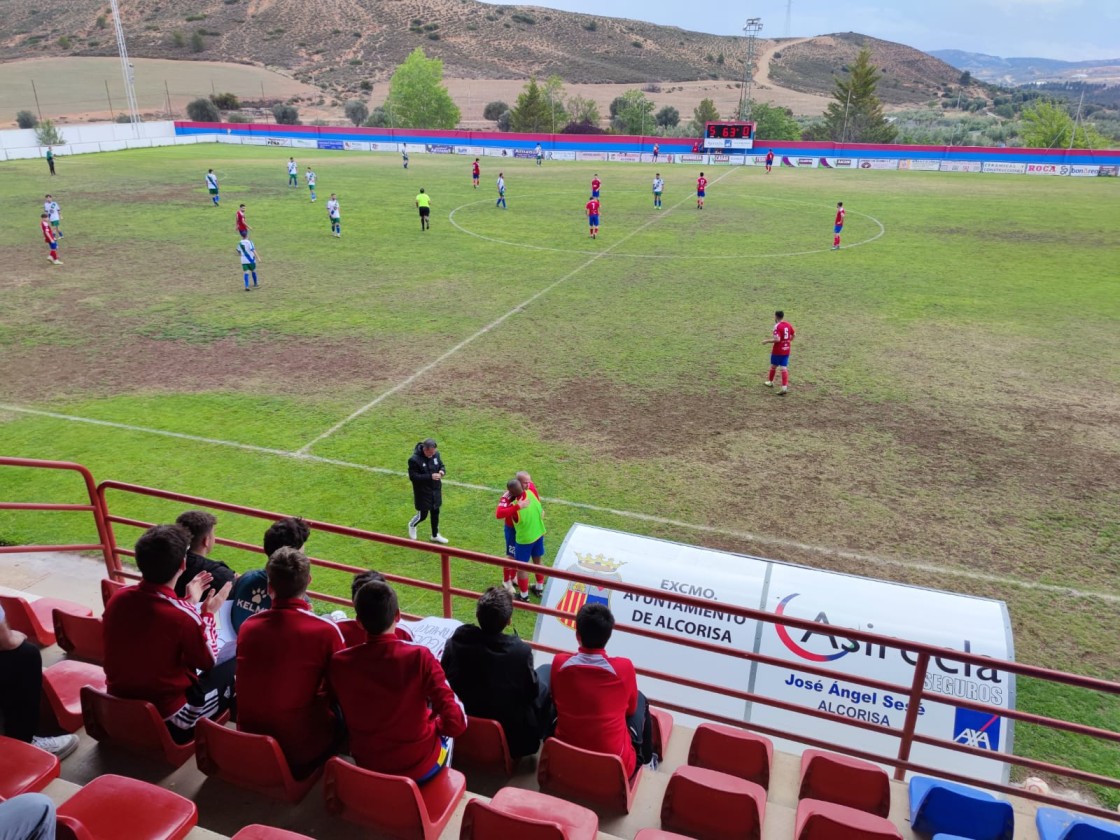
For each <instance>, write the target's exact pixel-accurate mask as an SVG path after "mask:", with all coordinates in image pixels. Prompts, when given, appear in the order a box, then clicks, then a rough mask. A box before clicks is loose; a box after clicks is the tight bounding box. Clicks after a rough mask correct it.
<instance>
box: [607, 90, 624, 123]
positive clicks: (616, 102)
mask: <svg viewBox="0 0 1120 840" xmlns="http://www.w3.org/2000/svg"><path fill="white" fill-rule="evenodd" d="M624 107H626V99H625V97H622V96H616V97H615V98H614V99H612V100H611V105H610V115H611V119H612V120H613V119H614V118H615V117H617V116H618V112H619V111H620V110H621V109H622V108H624Z"/></svg>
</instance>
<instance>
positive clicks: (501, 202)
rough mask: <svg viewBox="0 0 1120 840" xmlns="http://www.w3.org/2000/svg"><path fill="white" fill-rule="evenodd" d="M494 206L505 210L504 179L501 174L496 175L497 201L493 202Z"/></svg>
mask: <svg viewBox="0 0 1120 840" xmlns="http://www.w3.org/2000/svg"><path fill="white" fill-rule="evenodd" d="M494 206H495V207H501V208H502V209H503V210H505V209H506V179H505V176H504V175H503V174H502V173H501V172H499V173H498V200H497V201H495V202H494Z"/></svg>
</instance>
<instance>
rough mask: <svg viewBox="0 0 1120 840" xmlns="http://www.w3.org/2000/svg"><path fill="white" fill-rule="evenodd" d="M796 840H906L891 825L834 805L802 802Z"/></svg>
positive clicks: (815, 800)
mask: <svg viewBox="0 0 1120 840" xmlns="http://www.w3.org/2000/svg"><path fill="white" fill-rule="evenodd" d="M794 837H795V838H796V840H902V834H901V832H899V830H898V828H896V827H895V825H894V824H893V823H892V822H891V821H890V820H886V819H883V818H882V817H877V816H875V815H874V814H868V813H867V812H866V811H858V810H856V809H855V808H846V807H844V806H843V805H837V804H835V803H834V802H821V801H820V800H818V799H802V800H801V802H800V803H799V804H798V806H797V827H796V828H795V829H794Z"/></svg>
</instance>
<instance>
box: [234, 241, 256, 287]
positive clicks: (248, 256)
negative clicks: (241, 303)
mask: <svg viewBox="0 0 1120 840" xmlns="http://www.w3.org/2000/svg"><path fill="white" fill-rule="evenodd" d="M237 254H238V256H240V257H241V273H242V274H244V275H245V291H249V275H250V274H252V275H253V288H254V289H255V288H256V287H257V262H258V259H257V249H256V248H255V247H254V246H253V242H252V240H251V239H242V240H241V241H240V242H238V243H237Z"/></svg>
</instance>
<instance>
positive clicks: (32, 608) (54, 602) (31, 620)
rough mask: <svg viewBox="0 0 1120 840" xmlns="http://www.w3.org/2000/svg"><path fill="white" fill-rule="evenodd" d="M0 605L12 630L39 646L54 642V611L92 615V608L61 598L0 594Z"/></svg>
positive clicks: (46, 645)
mask: <svg viewBox="0 0 1120 840" xmlns="http://www.w3.org/2000/svg"><path fill="white" fill-rule="evenodd" d="M0 607H3V609H4V612H5V613H7V616H8V624H9V625H10V626H11V628H12V629H13V630H18V631H19V632H20V633H24V634H26V635H27V638H29V639H31V640H32V641H34V642H35V643H36V644H38V645H39V646H40V647H48V646H50V645H53V644H54V642H55V637H54V611H55V610H62V611H63V612H70V613H73V614H75V615H87V616H88V615H93V610H91V609H90V608H89V607H83V606H82V605H81V604H75V603H74V602H73V601H64V600H62V599H61V598H35V599H31V600H29V599H27V598H21V597H19V596H18V595H0Z"/></svg>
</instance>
